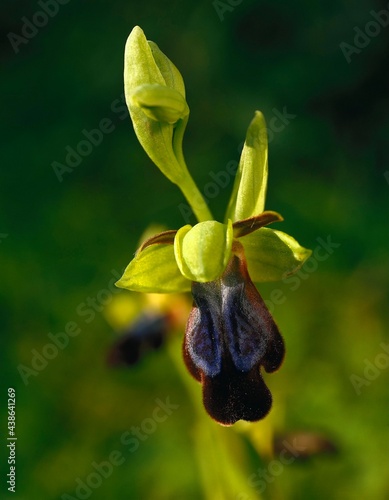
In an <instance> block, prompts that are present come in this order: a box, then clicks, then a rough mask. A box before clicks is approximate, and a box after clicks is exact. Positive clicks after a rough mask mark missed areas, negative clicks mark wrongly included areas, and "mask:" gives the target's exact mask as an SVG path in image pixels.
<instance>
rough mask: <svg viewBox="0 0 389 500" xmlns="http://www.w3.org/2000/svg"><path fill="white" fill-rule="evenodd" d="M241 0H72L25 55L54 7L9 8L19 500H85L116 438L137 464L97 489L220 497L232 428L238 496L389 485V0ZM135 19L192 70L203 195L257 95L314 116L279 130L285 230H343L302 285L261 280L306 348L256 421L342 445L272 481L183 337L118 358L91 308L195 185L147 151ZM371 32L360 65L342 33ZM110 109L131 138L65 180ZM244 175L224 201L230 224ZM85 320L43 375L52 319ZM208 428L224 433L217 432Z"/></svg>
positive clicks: (7, 160)
mask: <svg viewBox="0 0 389 500" xmlns="http://www.w3.org/2000/svg"><path fill="white" fill-rule="evenodd" d="M231 4H234V6H231V5H230V4H228V2H227V1H226V2H224V7H223V2H220V3H219V4H218V8H219V9H220V10H219V13H218V12H217V8H216V7H215V3H212V1H211V0H209V1H198V2H193V3H187V4H186V3H184V2H179V1H172V2H160V1H147V2H125V1H118V0H111V1H109V2H108V1H94V2H92V1H90V0H86V1H84V2H79V1H76V0H72V1H70V2H68V3H66V4H64V5H60V4H58V3H55V5H57V6H58V13H57V14H56V15H55V16H54V17H53V18H52V19H50V20H49V21H48V22H47V24H46V25H45V26H43V27H41V28H39V29H38V30H37V31H38V32H37V33H36V35H35V36H32V37H31V38H30V39H29V40H28V39H26V42H27V43H20V44H18V45H17V51H18V53H15V50H14V49H13V48H12V45H11V42H10V39H9V33H15V34H17V35H19V36H20V35H21V34H22V27H23V25H24V24H25V22H26V18H27V20H31V19H33V17H34V15H35V14H36V12H37V11H39V10H42V9H41V6H39V4H38V3H36V2H27V1H17V0H15V1H12V2H11V1H10V0H8V1H6V2H3V4H2V9H1V10H2V14H1V21H0V22H1V30H2V37H1V46H0V51H1V52H0V54H1V59H2V78H1V82H0V86H1V95H2V114H3V119H2V124H1V125H2V132H1V138H2V150H1V151H2V154H1V156H2V162H1V164H2V166H1V174H0V175H1V177H0V179H1V180H0V186H1V190H2V194H1V204H2V207H1V214H0V217H1V218H0V233H1V239H0V260H1V285H2V286H1V310H2V312H1V319H2V321H1V323H2V332H1V337H0V338H1V340H0V342H1V353H2V361H1V366H2V377H1V397H0V401H1V402H2V404H1V427H2V433H3V431H4V433H6V410H7V409H6V400H7V388H8V387H14V388H15V389H16V397H17V436H18V443H17V493H16V494H12V493H8V492H7V489H6V488H7V485H6V473H7V472H8V465H7V464H6V445H5V441H4V440H3V441H2V450H1V456H2V461H1V481H2V484H1V486H0V487H1V491H2V494H1V497H2V498H8V497H9V498H11V495H13V496H12V498H15V499H20V500H21V499H23V500H24V499H26V500H29V499H37V498H39V499H43V500H44V499H57V498H58V499H59V498H62V497H61V495H63V494H65V493H67V494H69V495H72V497H73V498H81V496H79V497H77V496H76V494H75V489H76V486H77V483H76V479H77V478H81V479H82V480H85V478H86V477H88V475H89V474H90V473H91V472H92V471H93V470H94V469H93V467H92V465H91V464H92V463H93V462H97V463H100V462H102V461H104V460H107V457H109V455H110V453H111V452H112V451H113V450H120V452H121V453H122V455H123V457H125V461H124V463H123V464H122V465H120V466H117V467H115V468H114V470H113V472H112V473H111V474H110V475H109V477H107V478H106V479H104V480H102V484H101V485H99V487H97V488H95V489H93V491H92V493H91V494H90V497H91V498H94V499H96V500H97V499H119V498H120V499H121V498H128V499H140V500H143V499H157V500H158V499H161V500H162V499H202V498H206V497H205V493H204V490H203V486H202V484H203V483H202V480H201V479H200V477H201V470H200V469H201V466H200V465H199V460H198V455H199V454H200V455H201V454H203V455H204V457H205V459H204V460H205V463H206V460H207V456H208V455H209V454H212V453H216V452H215V450H214V449H213V450H212V449H211V448H212V447H213V445H212V439H213V438H212V435H213V434H212V433H214V435H215V436H216V435H220V436H222V441H223V440H224V439H225V441H226V442H227V441H229V440H230V439H232V444H231V447H230V450H229V452H227V453H224V452H220V456H218V455H217V453H216V462H217V464H216V465H219V470H218V474H220V478H221V480H222V481H223V474H224V475H225V476H226V479H225V480H226V481H227V480H228V477H227V476H228V475H229V469H228V467H227V466H226V464H225V462H226V460H227V461H228V460H230V461H231V463H230V466H231V467H232V469H231V470H234V469H235V470H240V471H241V478H243V479H242V481H243V482H242V485H243V483H244V488H246V489H244V491H243V490H242V492H243V493H241V492H240V490H239V488H237V489H236V490H234V489H231V491H230V493H229V494H228V495H225V498H227V499H229V498H231V499H242V500H251V499H256V498H264V499H287V500H289V499H290V500H294V499H296V500H297V499H315V500H316V499H318V500H321V499H323V500H324V499H326V500H327V499H329V498H331V499H332V498H334V499H342V500H351V499H362V498H374V499H376V500H381V499H385V498H389V484H388V479H387V478H388V477H389V475H388V456H389V433H388V408H389V406H388V405H389V394H388V371H389V368H385V366H386V365H387V364H388V359H389V358H388V357H387V355H384V352H385V351H384V350H383V348H382V346H381V344H382V343H383V342H384V343H385V344H386V345H388V332H387V328H386V325H387V321H388V307H387V303H388V278H389V269H388V267H389V266H388V259H387V246H388V203H387V202H388V197H389V162H388V159H389V155H388V148H387V137H388V132H389V120H388V112H389V99H388V88H389V87H388V85H389V65H388V55H389V27H381V26H379V25H378V24H376V25H375V26H376V27H375V28H374V25H372V24H370V25H369V24H368V23H369V22H371V21H372V20H374V16H372V14H371V11H372V10H374V11H375V12H378V11H380V10H384V11H385V12H386V14H385V13H384V14H382V16H383V17H382V19H386V18H387V19H388V21H389V12H388V8H389V6H388V4H387V2H379V1H367V0H362V1H361V2H358V3H353V2H349V1H346V0H344V1H341V0H338V1H333V2H326V3H323V2H318V3H312V2H308V1H307V0H305V1H304V0H297V1H295V2H289V3H287V2H279V1H276V2H270V1H252V0H242V1H241V2H240V3H239V2H238V1H235V2H231ZM226 7H228V9H226ZM385 15H386V16H387V17H385ZM23 16H25V18H23ZM22 18H23V19H22ZM36 19H38V18H36ZM41 19H42V18H41ZM41 19H40V20H39V19H38V23H39V22H40V21H41ZM385 22H386V21H385ZM134 25H140V26H141V27H142V28H143V30H144V31H145V33H146V35H147V37H148V38H149V39H151V40H154V41H155V42H156V43H157V44H158V45H159V46H160V48H161V49H162V50H163V51H164V52H165V53H166V54H167V55H168V56H169V57H170V58H171V59H172V60H173V61H174V62H175V64H176V65H177V66H178V68H179V69H180V71H181V73H182V74H183V76H184V80H185V83H186V88H187V100H188V103H189V106H190V108H191V117H190V121H189V125H188V128H187V132H186V136H185V140H184V146H185V155H186V159H187V162H188V165H189V167H190V169H191V171H192V173H193V176H194V178H195V180H196V181H197V183H198V185H199V187H200V189H201V190H203V189H204V186H206V185H207V183H209V182H210V181H212V179H211V177H210V172H211V171H213V172H214V173H217V172H219V171H222V170H225V168H226V165H227V163H228V162H229V161H231V160H237V159H238V158H239V151H240V149H239V148H240V146H241V143H242V140H243V139H244V135H245V132H246V128H247V126H248V124H249V122H250V120H251V118H252V116H253V113H254V110H255V109H260V110H262V111H263V113H264V114H265V117H266V119H267V120H268V123H270V121H271V119H272V117H274V116H276V115H277V113H278V112H279V113H282V112H283V110H284V109H286V111H287V113H288V114H289V115H294V117H293V118H291V117H290V118H289V119H288V122H289V123H285V124H284V127H279V128H280V129H282V130H278V131H274V133H273V134H272V136H273V137H272V138H271V140H270V145H269V166H270V176H269V187H268V198H267V204H266V206H267V208H268V209H273V210H277V211H279V212H280V213H281V214H283V216H284V218H285V222H283V223H282V225H280V226H278V228H279V229H281V230H284V231H285V232H287V233H289V234H292V235H293V236H295V237H296V239H297V240H298V241H299V242H300V243H301V244H302V245H304V246H306V247H309V248H312V249H314V248H316V247H317V246H318V245H319V243H318V241H317V238H322V239H324V240H327V238H328V237H330V238H331V239H332V241H333V242H334V243H336V244H338V245H340V246H338V247H337V248H336V249H334V250H333V252H332V253H331V254H329V255H328V258H326V259H325V260H323V261H320V262H317V261H316V264H315V262H314V263H313V264H311V266H310V267H309V266H308V268H307V269H306V272H305V273H304V274H303V275H301V276H300V279H299V281H297V282H294V284H293V285H292V284H291V283H280V284H279V283H275V284H274V283H273V284H266V285H264V286H261V287H260V288H259V289H260V291H261V293H262V295H263V297H264V299H266V300H267V301H268V302H269V305H270V307H271V309H272V312H273V315H274V317H275V319H276V321H277V322H278V324H279V326H280V329H281V331H282V333H283V335H284V337H285V340H286V345H287V357H286V360H285V362H284V365H283V367H282V369H281V370H280V372H278V373H277V374H275V375H272V376H271V377H268V378H267V380H268V383H269V386H270V387H271V389H272V391H273V395H274V399H275V403H274V408H273V410H272V414H271V415H270V416H269V417H268V418H269V421H268V422H266V420H265V421H264V422H259V423H257V424H254V425H253V427H255V429H257V431H258V434H259V435H261V434H262V435H263V436H264V437H266V435H273V433H274V435H276V436H281V438H282V436H283V435H285V434H286V433H290V432H296V431H304V432H305V431H310V432H319V433H321V434H322V435H324V436H326V437H327V438H328V439H329V440H330V441H331V442H332V443H333V444H334V446H335V447H336V449H337V453H334V454H331V455H322V454H319V455H316V456H314V457H311V458H309V459H306V460H303V461H302V460H299V459H296V460H295V461H294V462H293V463H291V464H288V465H285V466H284V467H283V470H282V471H281V472H278V473H277V474H274V475H273V476H271V480H269V481H267V483H266V487H265V489H264V491H263V492H262V496H260V495H259V493H260V492H259V491H258V488H257V490H256V489H255V487H254V488H253V487H251V486H250V485H249V484H248V478H249V477H250V475H252V474H253V473H256V472H257V470H258V468H261V467H264V468H266V467H268V466H269V461H266V460H267V459H266V457H265V456H263V455H261V454H260V453H257V451H256V448H255V446H253V444H252V441H251V439H250V438H249V437H248V434H247V433H235V430H233V429H222V430H220V429H219V428H218V426H217V425H216V424H213V423H212V422H208V420H207V419H204V420H201V422H203V423H199V422H198V419H197V417H196V413H194V410H193V402H192V399H191V397H190V396H189V395H188V392H187V389H186V383H185V379H183V378H182V377H183V376H184V377H185V376H186V375H185V374H184V375H180V374H179V373H178V371H177V369H176V368H175V367H174V365H173V364H172V362H171V358H170V357H169V355H168V353H167V351H166V349H162V350H160V351H158V352H155V353H152V354H150V355H149V356H147V357H146V358H145V359H144V360H143V361H142V363H140V364H139V366H137V367H135V368H133V369H131V370H111V369H109V368H108V367H107V365H106V361H105V358H106V353H107V350H108V349H109V346H110V345H111V344H112V342H113V341H114V339H115V338H116V333H115V332H114V331H113V328H112V327H111V326H110V325H109V324H108V322H107V321H106V319H105V316H104V306H102V305H101V303H100V302H97V303H98V309H100V310H99V311H95V314H94V315H93V317H92V315H90V316H86V315H82V314H81V313H80V309H79V308H80V307H81V309H82V307H83V306H80V304H82V303H84V302H86V301H87V299H88V297H91V298H95V299H96V297H98V296H99V295H98V294H99V292H100V291H101V290H103V289H106V288H107V287H108V284H109V282H110V280H111V279H112V276H113V275H112V271H113V270H114V271H116V272H117V273H120V271H121V270H122V269H123V267H124V266H125V265H127V263H128V262H129V261H130V259H131V258H132V255H133V252H134V251H135V249H136V245H137V242H138V240H139V238H140V236H141V234H142V232H143V230H144V229H145V228H146V226H147V225H148V224H150V223H158V224H163V225H165V226H166V227H169V228H178V227H180V226H182V225H183V224H184V222H186V221H184V220H183V216H182V213H181V212H180V210H179V205H180V203H182V202H183V201H184V200H183V199H182V196H181V193H180V192H179V191H178V189H177V188H176V187H175V186H174V185H172V184H170V183H169V182H168V181H167V180H166V179H165V178H164V177H163V176H162V174H161V173H160V172H159V171H158V170H157V168H155V167H154V166H153V165H152V163H151V161H150V160H149V159H148V158H147V156H146V155H145V153H144V152H143V151H142V149H141V147H140V146H139V144H138V143H137V141H136V138H135V135H134V133H133V129H132V125H131V123H130V120H129V118H128V116H127V114H126V112H125V111H124V107H123V104H122V102H121V98H122V92H123V77H122V72H123V50H124V44H125V40H126V37H127V36H128V34H129V32H130V31H131V29H132V28H133V26H134ZM377 26H378V28H377ZM356 27H359V28H360V29H361V30H362V32H365V30H366V29H367V30H368V32H370V33H373V32H374V33H375V35H374V36H372V35H371V36H368V37H367V38H363V36H362V38H361V35H359V38H358V40H357V43H359V44H362V45H366V46H365V47H364V48H360V49H358V47H357V50H358V52H359V53H356V52H355V53H352V54H351V56H350V57H349V62H348V61H347V60H346V57H345V55H344V53H343V52H342V48H341V47H340V44H341V43H342V42H343V43H347V44H350V45H349V46H348V47H347V48H345V46H343V50H345V51H348V50H350V46H351V45H353V46H354V37H355V36H356V35H357V33H358V30H355V28H356ZM369 30H370V31H369ZM14 43H15V42H14ZM104 118H109V119H110V120H112V127H111V129H112V132H111V133H107V134H104V137H103V140H102V141H101V143H100V144H99V145H98V146H96V147H94V148H93V149H92V151H91V152H90V154H88V155H86V156H85V157H84V158H83V159H82V161H81V162H80V164H79V165H78V166H77V167H76V168H74V169H73V170H72V171H71V172H66V173H64V174H63V178H62V182H60V181H59V179H58V178H57V176H56V174H55V172H54V170H53V168H52V163H53V162H54V161H57V162H60V163H64V162H65V156H66V150H65V148H66V147H67V146H70V147H72V148H76V147H77V145H78V143H79V142H80V141H81V140H83V139H85V137H84V136H83V133H82V131H83V130H84V129H86V130H88V131H90V130H92V129H95V128H97V127H98V126H99V124H100V122H101V120H102V119H104ZM274 123H275V122H274ZM279 123H280V122H278V123H277V126H279ZM231 187H232V183H230V184H229V185H228V186H227V187H226V188H223V189H220V190H219V192H218V194H217V196H214V197H213V198H212V199H210V206H211V208H212V210H213V211H214V213H215V214H216V216H217V217H218V218H219V219H220V218H222V217H223V212H224V208H225V206H226V203H227V200H228V197H229V194H230V189H231ZM192 222H193V221H192ZM275 289H280V290H281V291H282V294H283V297H284V298H285V300H282V301H280V302H282V303H280V304H270V301H271V297H272V295H271V294H272V292H273V291H274V290H275ZM100 297H101V296H100ZM106 297H107V296H106ZM111 297H112V295H111ZM106 301H107V302H109V301H110V297H108V298H107V300H106ZM87 320H90V321H87ZM69 321H74V322H76V323H77V324H78V326H79V328H80V329H81V333H80V334H79V335H78V336H76V337H73V338H70V341H69V345H68V346H67V347H66V348H65V349H63V350H60V351H59V353H58V355H57V356H56V357H55V358H54V359H52V360H51V361H49V362H48V364H47V366H46V367H45V368H44V369H43V370H42V371H40V372H37V373H36V375H32V376H30V377H29V378H28V383H27V385H26V384H24V383H23V381H22V378H21V376H20V374H19V372H18V366H20V364H24V365H25V366H28V367H31V358H32V356H33V354H32V350H33V349H36V350H37V351H38V352H42V349H43V348H44V346H45V345H46V344H47V343H48V342H49V338H48V334H49V332H51V333H54V334H56V333H58V332H63V331H64V328H65V325H67V323H68V322H69ZM379 355H380V356H379ZM377 356H378V358H377ZM385 356H386V357H385ZM366 360H368V361H369V362H371V363H373V365H374V363H376V360H377V364H378V365H380V366H381V368H376V369H375V370H374V368H370V372H368V376H370V380H367V379H364V380H365V383H364V385H362V386H361V387H360V389H359V390H356V389H355V387H354V386H353V383H352V380H354V382H355V380H359V382H360V381H361V380H362V378H363V377H365V375H364V370H366V367H367V366H368V365H367V362H366ZM369 374H370V375H369ZM353 376H354V378H353ZM355 376H356V377H361V379H356V378H355ZM187 377H188V378H189V375H187ZM366 380H367V381H366ZM359 382H358V383H359ZM354 385H355V383H354ZM195 391H197V397H198V401H200V388H199V387H197V386H195ZM357 392H359V394H357ZM166 397H170V399H171V401H172V402H173V403H176V404H179V409H178V410H176V411H174V412H173V413H172V415H171V416H170V417H169V418H168V419H167V420H166V422H164V423H161V424H159V425H158V427H157V429H156V431H155V432H154V433H153V434H152V435H150V436H149V438H148V439H147V440H145V441H143V442H142V443H140V446H139V448H138V449H137V451H136V452H134V453H129V452H128V449H127V448H126V447H125V446H123V444H121V442H120V438H121V436H122V434H123V433H124V432H125V431H128V430H129V429H130V428H131V427H132V426H139V425H140V424H141V422H142V421H144V419H145V418H147V417H151V415H152V413H153V410H154V408H155V404H156V403H155V399H156V398H160V399H161V400H163V401H165V399H166ZM196 411H197V412H199V411H200V412H201V411H202V410H201V408H200V407H199V409H197V410H196ZM269 422H270V423H269ZM201 425H204V426H205V427H206V426H208V431H209V432H210V433H211V434H210V435H211V438H210V439H211V441H210V443H211V446H207V445H204V446H203V447H202V446H201V443H203V441H202V438H201V437H199V436H202V434H201V433H202V432H203V431H202V430H201ZM269 428H271V430H269ZM199 429H200V430H199ZM238 429H239V426H238ZM208 431H206V432H208ZM204 432H205V431H204ZM218 433H219V434H218ZM196 450H197V451H196ZM228 453H229V455H230V456H227V455H228ZM204 457H203V458H204ZM219 459H220V463H218V460H219ZM275 459H277V454H276V455H275ZM200 462H201V461H200ZM205 468H207V467H205ZM277 470H278V469H277ZM209 474H211V479H212V474H213V473H211V472H209ZM215 484H216V478H215ZM242 488H243V486H242ZM87 497H88V496H84V497H83V498H87ZM64 498H66V497H64ZM88 498H89V497H88ZM214 498H215V499H217V498H221V497H220V496H219V497H218V496H217V495H216V493H215V497H214Z"/></svg>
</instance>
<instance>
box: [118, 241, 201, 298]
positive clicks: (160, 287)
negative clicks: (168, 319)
mask: <svg viewBox="0 0 389 500" xmlns="http://www.w3.org/2000/svg"><path fill="white" fill-rule="evenodd" d="M116 286H117V287H119V288H125V289H127V290H132V291H134V292H150V293H173V292H174V293H178V292H188V291H190V289H191V283H190V281H188V280H187V279H186V278H185V277H184V276H183V275H182V274H181V272H180V270H179V269H178V266H177V262H176V259H175V257H174V247H173V245H170V244H156V245H150V246H148V247H146V248H145V249H144V250H142V251H141V252H139V253H138V254H137V255H136V256H135V257H134V259H133V260H132V261H131V262H130V263H129V265H128V266H127V268H126V270H125V271H124V273H123V276H122V277H121V278H120V280H119V281H117V282H116Z"/></svg>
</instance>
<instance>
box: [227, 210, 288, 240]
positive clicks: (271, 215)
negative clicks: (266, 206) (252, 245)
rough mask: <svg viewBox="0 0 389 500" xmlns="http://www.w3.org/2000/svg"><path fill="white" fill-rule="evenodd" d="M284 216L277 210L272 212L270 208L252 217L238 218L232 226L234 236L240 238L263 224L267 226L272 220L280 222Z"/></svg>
mask: <svg viewBox="0 0 389 500" xmlns="http://www.w3.org/2000/svg"><path fill="white" fill-rule="evenodd" d="M283 220H284V218H283V217H282V215H280V214H279V213H278V212H273V211H272V210H267V211H266V212H262V213H261V214H259V215H256V216H254V217H249V218H248V219H243V220H238V221H237V222H234V223H233V225H232V227H233V230H234V238H241V237H242V236H246V234H250V233H253V232H254V231H257V230H258V229H260V228H261V227H263V226H267V225H268V224H271V223H272V222H281V221H283Z"/></svg>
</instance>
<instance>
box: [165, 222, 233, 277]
mask: <svg viewBox="0 0 389 500" xmlns="http://www.w3.org/2000/svg"><path fill="white" fill-rule="evenodd" d="M232 239H233V234H232V224H231V221H229V222H228V224H221V223H220V222H216V221H205V222H200V223H199V224H196V225H195V226H194V227H193V228H192V227H191V226H190V225H187V226H184V227H182V228H181V229H179V230H178V232H177V235H176V238H175V240H174V253H175V256H176V260H177V264H178V267H179V269H180V271H181V273H182V274H183V275H184V276H185V277H186V278H188V279H189V280H192V281H199V282H201V283H205V282H207V281H214V280H215V279H217V278H218V277H219V276H221V275H222V274H223V271H224V269H225V268H226V266H227V263H228V261H229V259H230V256H231V246H232Z"/></svg>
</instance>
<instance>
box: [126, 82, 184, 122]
mask: <svg viewBox="0 0 389 500" xmlns="http://www.w3.org/2000/svg"><path fill="white" fill-rule="evenodd" d="M130 102H131V104H132V105H133V106H139V107H140V108H141V109H142V111H143V112H144V114H145V115H146V116H148V117H149V118H151V119H152V120H155V121H160V122H167V123H170V124H173V123H176V122H177V121H178V120H180V119H182V118H184V117H185V116H187V115H188V114H189V108H188V105H187V103H186V101H185V98H184V97H183V96H182V95H181V94H180V93H179V92H178V91H177V90H175V89H172V88H169V87H166V86H165V85H158V84H145V85H140V86H139V87H136V88H135V90H134V91H133V92H132V94H131V95H130Z"/></svg>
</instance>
